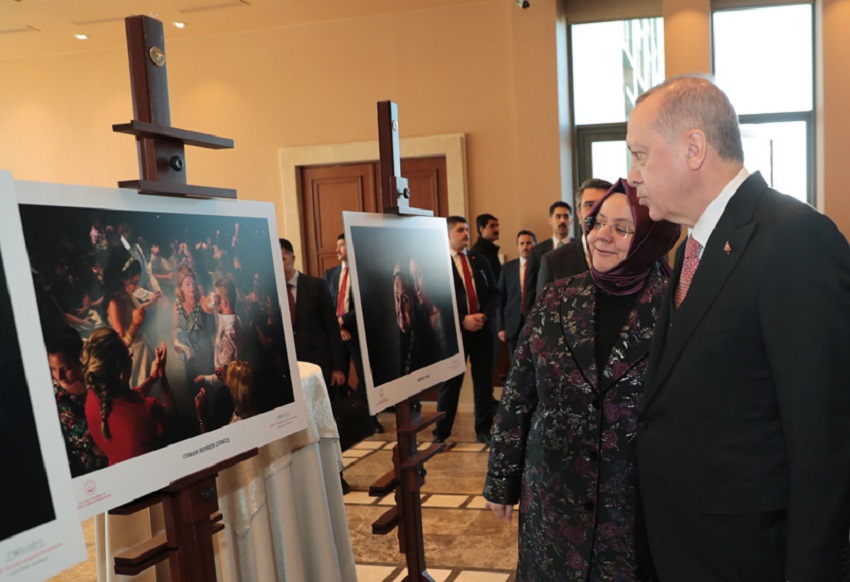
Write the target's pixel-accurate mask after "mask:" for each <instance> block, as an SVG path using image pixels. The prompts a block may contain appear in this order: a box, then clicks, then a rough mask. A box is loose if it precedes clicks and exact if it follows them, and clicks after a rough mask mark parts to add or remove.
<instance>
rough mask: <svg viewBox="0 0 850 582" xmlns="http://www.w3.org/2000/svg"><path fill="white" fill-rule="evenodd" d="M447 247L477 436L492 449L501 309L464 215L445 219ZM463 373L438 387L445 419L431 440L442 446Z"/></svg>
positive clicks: (449, 429) (491, 278) (497, 295)
mask: <svg viewBox="0 0 850 582" xmlns="http://www.w3.org/2000/svg"><path fill="white" fill-rule="evenodd" d="M446 223H447V226H448V230H449V248H450V250H451V261H452V264H453V265H454V269H453V274H454V286H455V299H456V300H457V315H458V321H459V322H460V324H461V329H462V336H463V351H464V353H465V354H466V357H467V358H468V359H469V360H470V361H471V363H472V390H473V398H474V402H475V435H476V438H477V440H478V442H480V443H487V444H490V430H491V429H492V428H493V335H494V334H493V327H492V323H491V321H492V319H493V318H494V317H495V315H496V310H497V309H498V306H499V288H498V286H497V283H496V280H495V279H494V278H493V273H492V271H491V270H490V266H489V265H488V264H487V261H486V260H485V259H483V258H482V257H479V256H478V255H475V254H474V253H471V252H468V251H467V250H466V247H467V246H468V245H469V225H468V224H467V222H466V218H464V217H462V216H449V217H448V218H447V219H446ZM463 376H464V375H463V374H461V375H460V376H456V377H455V378H452V379H451V380H448V381H447V382H445V383H444V384H443V385H442V386H441V387H440V393H439V395H438V397H437V410H438V411H440V412H445V413H446V415H445V416H444V417H443V418H442V419H441V420H440V421H439V422H437V426H436V427H435V428H434V441H435V442H445V440H446V439H447V438H448V437H449V435H451V433H452V426H453V425H454V421H455V416H456V414H457V403H458V399H459V397H460V388H461V386H462V385H463Z"/></svg>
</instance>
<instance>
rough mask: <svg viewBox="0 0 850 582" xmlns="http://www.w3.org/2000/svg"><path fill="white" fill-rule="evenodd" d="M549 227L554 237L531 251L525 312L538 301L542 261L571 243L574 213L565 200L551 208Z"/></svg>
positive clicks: (538, 244)
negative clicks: (549, 254) (544, 257)
mask: <svg viewBox="0 0 850 582" xmlns="http://www.w3.org/2000/svg"><path fill="white" fill-rule="evenodd" d="M548 222H549V226H550V227H551V229H552V236H551V237H550V238H547V239H546V240H543V241H540V242H539V243H537V244H536V245H534V248H532V249H531V257H530V258H529V260H530V261H531V263H530V265H529V268H530V269H531V270H530V271H529V272H528V280H529V282H530V286H529V289H530V291H531V292H530V293H526V295H525V301H526V303H525V310H526V311H530V310H531V308H532V307H533V306H534V301H535V300H536V299H537V293H536V289H537V274H538V272H539V271H540V260H541V258H542V257H543V255H545V254H546V253H548V252H549V251H551V250H554V249H557V248H561V247H563V246H564V245H566V244H569V242H570V230H571V229H572V226H573V213H572V208H570V205H569V204H567V203H566V202H564V201H563V200H558V201H557V202H553V203H552V205H551V206H549V221H548Z"/></svg>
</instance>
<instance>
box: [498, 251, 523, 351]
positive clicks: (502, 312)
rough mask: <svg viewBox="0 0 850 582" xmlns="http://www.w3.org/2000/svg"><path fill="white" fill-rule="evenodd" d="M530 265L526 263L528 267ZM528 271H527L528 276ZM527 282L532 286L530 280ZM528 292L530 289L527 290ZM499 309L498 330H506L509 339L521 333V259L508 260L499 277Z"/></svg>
mask: <svg viewBox="0 0 850 582" xmlns="http://www.w3.org/2000/svg"><path fill="white" fill-rule="evenodd" d="M528 267H529V265H528V264H527V263H526V269H528ZM527 276H528V271H526V277H527ZM526 284H528V285H529V286H530V283H529V282H528V280H526ZM526 292H528V290H527V291H526ZM499 299H500V301H499V310H498V312H497V314H496V315H497V317H496V331H504V332H505V335H506V336H507V338H508V339H513V338H515V337H517V336H518V335H519V331H520V329H522V324H523V323H524V321H525V320H524V318H523V317H522V287H521V286H520V280H519V259H514V260H513V261H508V262H507V263H505V266H504V267H503V268H502V275H501V276H500V277H499Z"/></svg>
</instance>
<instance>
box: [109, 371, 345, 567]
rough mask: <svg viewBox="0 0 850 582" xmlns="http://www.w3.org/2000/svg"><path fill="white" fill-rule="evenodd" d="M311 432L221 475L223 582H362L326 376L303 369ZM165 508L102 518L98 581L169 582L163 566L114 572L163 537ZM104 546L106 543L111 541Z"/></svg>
mask: <svg viewBox="0 0 850 582" xmlns="http://www.w3.org/2000/svg"><path fill="white" fill-rule="evenodd" d="M298 371H299V373H300V375H301V384H302V387H303V389H304V403H305V407H306V410H307V423H308V426H307V428H306V429H305V430H303V431H300V432H298V433H295V434H293V435H290V436H289V437H287V438H284V439H281V440H278V441H275V442H273V443H270V444H268V445H266V446H264V447H262V448H260V450H259V454H258V455H256V456H255V457H252V458H250V459H247V460H245V461H242V462H241V463H239V464H238V465H235V466H233V467H231V468H229V469H225V470H224V471H222V472H221V473H219V476H218V494H219V505H220V508H221V512H222V516H223V518H224V524H225V529H224V531H223V532H221V533H219V534H217V535H216V536H215V539H214V542H215V549H216V569H217V578H218V580H220V581H222V582H231V581H233V582H236V581H245V582H248V581H252V582H253V581H261V580H262V581H266V580H269V581H271V580H281V581H283V580H286V581H290V582H300V581H304V582H313V581H316V580H321V581H322V582H337V581H338V582H348V581H352V582H354V581H356V580H357V572H356V570H355V566H354V554H353V552H352V550H351V539H350V537H349V534H348V520H347V518H346V514H345V504H344V502H343V498H342V488H341V485H340V478H339V473H340V471H341V470H342V451H341V450H340V447H339V433H338V431H337V427H336V422H335V421H334V418H333V414H332V412H331V405H330V399H329V398H328V392H327V388H326V386H325V383H324V380H323V378H322V373H321V369H320V368H319V367H318V366H316V365H314V364H308V363H304V362H299V363H298ZM162 523H163V522H162V518H161V511H160V508H159V507H157V508H152V510H151V511H150V512H147V511H141V512H138V513H137V514H134V515H132V516H114V515H107V516H106V517H105V518H104V516H98V522H97V524H96V530H95V534H96V540H97V542H98V544H97V551H98V580H101V581H103V580H106V581H113V580H115V581H118V580H121V581H124V580H134V581H145V582H147V581H149V580H150V581H152V580H169V579H170V576H169V574H168V571H167V570H168V565H167V564H166V563H162V564H159V565H158V567H157V568H156V572H154V568H151V569H149V570H148V571H147V572H144V573H142V574H141V575H139V576H136V577H126V576H117V575H115V574H114V573H113V572H112V567H111V564H112V556H113V555H115V554H116V553H118V552H120V551H122V549H123V548H125V547H128V546H130V545H132V544H133V543H137V542H139V541H142V540H144V539H146V538H147V537H150V535H151V534H152V533H156V532H157V531H161V528H162ZM103 540H105V543H104V541H103Z"/></svg>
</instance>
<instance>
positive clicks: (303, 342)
mask: <svg viewBox="0 0 850 582" xmlns="http://www.w3.org/2000/svg"><path fill="white" fill-rule="evenodd" d="M280 254H281V256H282V257H283V274H284V277H286V292H287V298H288V300H289V309H290V315H291V316H292V334H293V336H294V337H295V353H296V356H297V357H298V359H299V360H300V361H302V362H311V363H313V364H316V365H317V366H319V367H320V368H321V369H322V376H323V377H324V379H325V385H326V386H327V387H328V393H330V395H331V397H332V398H334V397H335V396H336V388H337V387H339V388H340V389H342V386H344V385H345V372H344V371H343V362H344V360H345V358H344V355H343V347H342V338H341V336H340V332H339V323H338V322H337V318H336V313H335V310H334V306H333V303H331V296H330V293H329V292H328V287H327V285H326V284H325V282H324V281H323V280H322V279H319V278H318V277H311V276H310V275H305V274H304V273H301V272H299V271H297V270H296V269H295V250H294V249H293V247H292V243H291V242H289V241H288V240H286V239H285V238H282V239H280Z"/></svg>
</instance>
